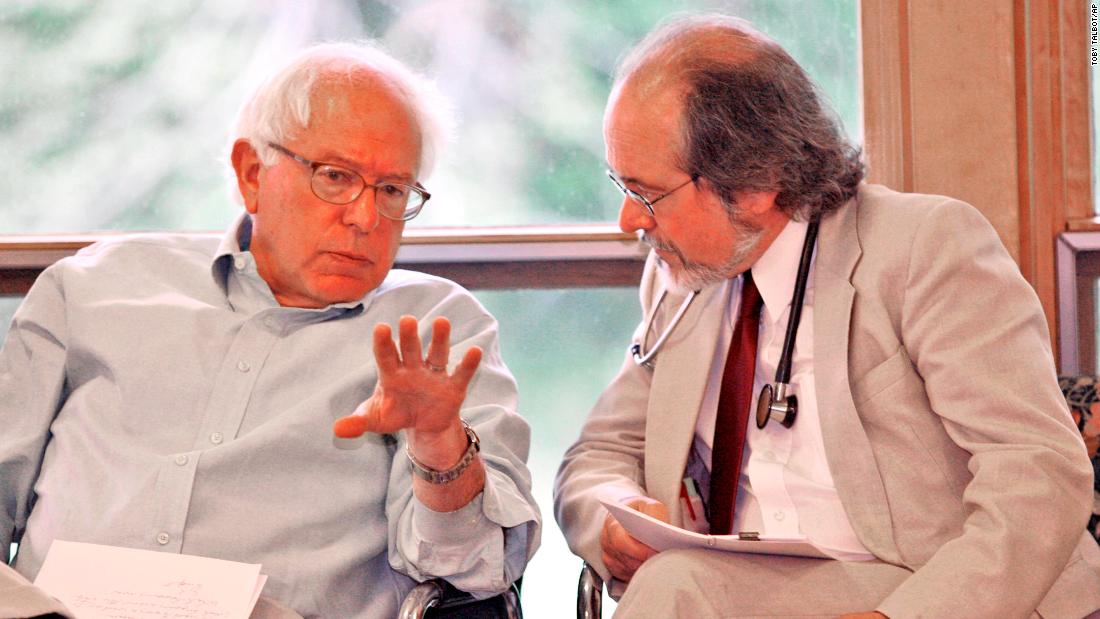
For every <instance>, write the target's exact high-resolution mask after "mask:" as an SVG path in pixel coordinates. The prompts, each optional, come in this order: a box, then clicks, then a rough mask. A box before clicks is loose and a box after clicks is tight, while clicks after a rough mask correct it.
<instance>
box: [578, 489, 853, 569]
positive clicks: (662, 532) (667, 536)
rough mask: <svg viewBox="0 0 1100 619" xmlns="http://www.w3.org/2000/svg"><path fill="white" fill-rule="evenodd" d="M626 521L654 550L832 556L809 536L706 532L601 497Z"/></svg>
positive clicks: (623, 521)
mask: <svg viewBox="0 0 1100 619" xmlns="http://www.w3.org/2000/svg"><path fill="white" fill-rule="evenodd" d="M600 502H601V503H603V506H604V507H606V508H607V509H608V511H610V512H611V515H613V516H615V519H616V520H618V521H619V523H620V524H622V525H623V528H624V529H626V532H627V533H630V534H631V535H632V536H633V537H634V538H635V539H637V540H638V541H640V542H642V543H644V544H646V545H647V546H649V547H650V548H653V549H654V550H669V549H673V548H711V549H714V550H726V551H730V552H748V553H752V554H767V555H787V556H791V557H815V558H818V559H830V558H832V557H830V556H829V555H828V554H826V553H825V552H824V551H822V550H821V549H819V548H818V547H817V546H814V545H813V544H811V543H810V542H809V541H807V540H806V538H805V537H785V538H776V537H765V536H760V539H759V540H747V539H741V538H740V537H739V536H737V535H705V534H702V533H695V532H693V531H687V530H685V529H681V528H679V527H674V526H672V525H671V524H668V523H667V522H661V521H660V520H657V519H656V518H653V517H652V516H647V515H646V514H643V513H642V512H640V511H638V510H635V509H631V508H629V507H627V506H625V505H619V504H618V503H611V502H608V501H600Z"/></svg>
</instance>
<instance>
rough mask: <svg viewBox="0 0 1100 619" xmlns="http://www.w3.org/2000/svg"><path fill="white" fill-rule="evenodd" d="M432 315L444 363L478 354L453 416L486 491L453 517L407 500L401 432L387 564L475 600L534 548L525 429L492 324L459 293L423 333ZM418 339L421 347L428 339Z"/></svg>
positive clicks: (511, 574) (495, 589) (516, 573)
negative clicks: (476, 442) (470, 431)
mask: <svg viewBox="0 0 1100 619" xmlns="http://www.w3.org/2000/svg"><path fill="white" fill-rule="evenodd" d="M435 316H446V317H448V318H449V319H450V320H451V323H452V336H451V338H452V348H451V359H461V358H462V357H463V355H465V353H466V351H467V350H468V349H469V348H470V347H471V346H475V345H476V346H479V347H480V348H481V349H482V351H484V356H483V357H482V361H481V364H480V365H479V366H478V370H477V373H476V374H475V376H474V379H473V380H472V381H471V383H470V387H469V389H468V391H467V395H466V400H465V401H464V402H463V405H462V410H461V412H460V414H461V416H462V418H463V419H465V420H466V421H467V422H468V423H469V424H470V425H471V427H473V428H474V430H475V431H476V432H477V433H478V436H479V438H480V441H481V452H480V457H481V460H482V462H483V464H484V466H485V475H486V479H485V488H484V490H483V491H482V492H481V494H479V495H478V496H477V497H475V498H474V499H473V500H472V501H471V502H470V503H468V504H467V505H465V506H464V507H462V508H460V509H458V510H457V511H454V512H448V513H441V512H435V511H432V510H431V509H429V508H427V507H426V506H424V505H423V504H422V503H420V502H419V501H418V500H417V499H416V497H415V495H414V494H413V491H412V474H411V470H410V467H409V463H408V460H407V459H406V457H405V446H404V443H405V437H404V433H401V435H400V436H399V444H398V446H397V447H398V448H397V451H396V453H395V457H394V461H393V467H392V469H391V471H390V481H389V490H388V494H387V504H386V515H387V519H388V521H389V528H390V531H389V560H390V565H391V566H392V567H393V568H394V569H395V570H398V571H400V572H403V573H405V574H408V575H409V576H411V577H412V578H414V579H416V580H420V581H423V580H427V579H429V578H436V577H439V578H444V579H446V580H447V581H448V582H450V583H451V584H452V585H454V586H455V587H456V588H458V589H460V590H462V591H466V592H469V593H472V594H473V595H475V596H476V597H489V596H491V595H494V594H496V593H500V592H502V591H504V590H505V589H507V587H508V586H509V584H511V583H512V582H513V581H515V580H516V579H517V578H519V577H520V576H521V575H522V574H523V570H524V568H525V567H526V565H527V562H528V561H529V560H530V558H531V556H532V555H533V554H534V553H535V550H536V549H538V546H539V540H540V535H541V526H542V525H541V516H540V513H539V508H538V505H537V504H536V503H535V499H534V496H533V495H532V494H531V473H530V472H529V471H528V469H527V465H526V462H527V455H528V451H529V449H530V441H531V430H530V428H529V426H528V425H527V422H526V421H524V420H523V418H521V417H520V416H519V415H518V414H517V413H516V409H517V405H518V393H517V390H516V382H515V379H513V378H512V375H511V373H509V371H508V368H507V367H505V365H504V361H503V360H502V358H501V355H500V346H499V343H498V329H497V323H496V320H494V319H493V318H492V316H490V315H489V314H488V313H487V312H486V311H485V310H484V309H483V308H482V307H481V306H480V305H479V304H478V303H477V302H476V301H474V300H473V298H472V297H471V296H469V294H468V293H466V292H465V291H462V290H460V289H456V291H455V293H454V294H453V295H451V296H450V297H449V298H448V299H447V300H445V301H444V302H442V303H441V304H440V305H439V306H437V308H436V309H435V310H433V312H432V313H430V314H429V315H428V316H426V317H424V318H423V319H422V320H421V321H420V324H421V327H422V329H429V328H430V326H431V323H432V319H434V318H435ZM421 337H422V338H423V339H424V340H425V341H427V339H428V338H429V335H428V333H427V332H422V333H421Z"/></svg>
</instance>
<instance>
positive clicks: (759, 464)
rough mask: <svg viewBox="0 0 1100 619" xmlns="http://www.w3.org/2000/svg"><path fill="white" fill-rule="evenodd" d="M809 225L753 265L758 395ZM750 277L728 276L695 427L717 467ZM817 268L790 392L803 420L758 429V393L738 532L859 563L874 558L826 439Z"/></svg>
mask: <svg viewBox="0 0 1100 619" xmlns="http://www.w3.org/2000/svg"><path fill="white" fill-rule="evenodd" d="M806 228H807V224H806V223H805V222H795V221H792V222H790V223H789V224H787V226H786V228H784V229H783V231H782V232H781V233H780V234H779V236H778V237H776V239H775V241H774V242H772V244H771V246H770V247H769V248H768V250H767V251H766V252H765V253H764V255H763V256H761V257H760V259H759V260H757V262H756V264H754V265H753V266H752V277H753V281H755V282H756V286H757V288H759V289H760V295H761V296H762V297H763V299H764V309H763V311H762V313H761V316H760V339H759V348H758V349H757V356H756V374H755V378H754V380H753V395H754V396H755V395H756V394H758V393H759V392H760V390H761V389H762V388H763V387H764V385H766V384H768V383H771V382H773V381H774V380H775V370H776V366H777V365H778V364H779V357H780V355H781V354H782V349H783V341H784V338H785V336H786V332H787V321H788V318H789V316H790V310H791V297H792V295H793V294H794V284H795V279H796V278H797V275H798V262H799V258H800V257H801V254H802V245H803V241H804V239H805V237H806ZM743 279H744V278H743V277H740V276H739V277H736V278H734V279H731V280H728V281H727V282H726V283H725V284H723V285H724V286H725V290H724V293H725V294H726V295H727V298H728V302H727V311H726V320H724V321H722V330H721V333H720V336H719V338H718V341H717V346H716V347H715V351H714V359H713V361H712V362H711V368H710V378H709V380H708V381H707V389H706V392H705V393H704V394H703V402H702V405H701V408H700V411H699V417H698V421H697V422H696V426H695V445H696V448H697V450H698V451H699V454H700V456H701V457H702V458H703V461H704V462H705V463H706V465H707V467H708V468H709V467H710V459H711V446H712V444H713V437H714V425H715V421H716V418H717V410H718V393H719V389H720V387H721V384H722V372H723V369H724V368H725V364H726V354H727V353H728V350H729V342H730V338H731V337H732V335H733V328H734V324H735V321H736V319H737V312H738V308H739V307H740V305H741V285H742V281H743ZM813 290H814V280H813V271H812V269H811V271H810V278H809V281H808V282H807V285H806V297H805V301H804V303H803V305H802V319H801V321H800V323H799V328H798V336H797V338H796V340H795V347H794V357H793V360H792V366H791V380H790V389H789V391H788V393H789V394H794V395H795V396H797V397H798V417H797V419H796V421H795V423H794V425H793V426H791V428H789V429H788V428H784V427H783V426H781V425H780V424H778V423H775V422H769V423H768V425H767V426H766V427H765V428H764V429H763V430H761V429H758V428H757V427H756V415H755V412H756V398H755V397H753V398H752V404H751V406H752V411H751V412H750V415H749V418H750V419H749V431H748V438H747V440H746V444H745V451H744V455H743V459H742V464H741V479H740V485H739V488H738V492H737V507H736V509H735V514H734V518H733V530H734V531H735V532H737V531H756V532H758V533H761V534H762V535H769V536H794V535H805V536H806V537H807V538H808V539H809V541H811V542H813V543H814V544H816V545H817V546H819V547H820V548H822V549H823V550H825V551H826V552H828V553H829V554H831V555H833V556H834V557H836V558H837V559H842V560H850V561H859V560H869V559H873V558H874V557H873V556H872V555H871V553H870V552H869V551H868V550H867V548H866V547H864V546H863V544H862V543H860V541H859V539H858V538H857V537H856V534H855V531H853V530H852V524H851V522H850V521H849V520H848V516H847V514H846V513H845V511H844V506H843V505H842V504H841V502H840V497H839V496H838V495H837V492H836V486H835V484H834V483H833V476H832V473H831V472H830V471H829V464H828V461H827V460H826V459H825V444H824V441H823V440H822V437H821V420H820V417H819V416H818V408H817V393H816V391H815V389H814V380H813V378H814V368H813V352H814V351H813V341H814V340H813V335H814V333H813V324H814V321H813V315H814V302H813V299H814V295H813Z"/></svg>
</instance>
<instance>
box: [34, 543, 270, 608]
mask: <svg viewBox="0 0 1100 619" xmlns="http://www.w3.org/2000/svg"><path fill="white" fill-rule="evenodd" d="M266 581H267V576H264V575H261V574H260V566H259V565H255V564H246V563H236V562H233V561H223V560H221V559H210V558H206V557H195V556H191V555H180V554H174V553H168V552H153V551H151V550H137V549H134V548H119V547H116V546H100V545H98V544H83V543H78V542H66V541H62V540H54V542H53V544H52V545H51V546H50V551H49V552H48V553H47V554H46V561H45V562H44V563H43V564H42V569H41V571H39V572H38V577H37V578H36V579H35V581H34V584H35V586H37V587H39V588H41V589H43V590H45V591H46V592H47V593H49V594H50V595H52V596H54V597H55V598H57V599H59V600H61V602H63V603H64V604H65V605H66V606H68V607H69V609H70V610H72V611H73V613H74V614H76V616H78V617H80V619H154V618H155V619H248V616H249V615H250V614H251V613H252V607H253V606H255V604H256V600H258V599H259V597H260V590H261V589H263V586H264V582H266Z"/></svg>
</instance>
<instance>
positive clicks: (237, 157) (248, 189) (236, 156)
mask: <svg viewBox="0 0 1100 619" xmlns="http://www.w3.org/2000/svg"><path fill="white" fill-rule="evenodd" d="M230 161H232V163H233V171H234V172H236V173H237V189H238V190H239V191H240V192H241V199H242V200H244V208H245V210H247V211H248V212H249V213H252V214H255V212H256V196H257V194H258V193H259V191H260V169H261V168H262V167H263V163H262V162H261V161H260V155H259V153H257V152H256V149H255V148H252V144H251V143H249V141H248V140H246V139H244V138H239V139H238V140H237V141H236V142H233V153H232V154H231V155H230Z"/></svg>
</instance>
